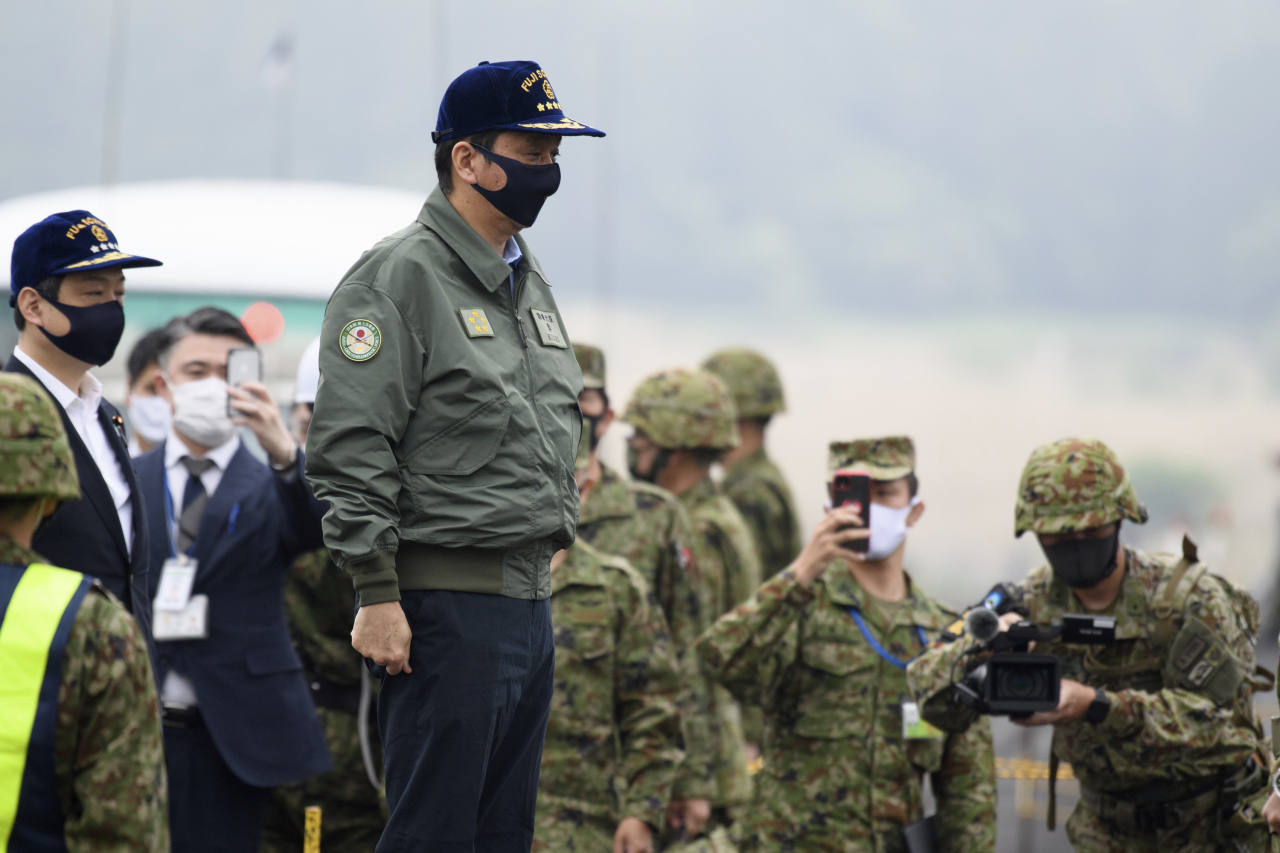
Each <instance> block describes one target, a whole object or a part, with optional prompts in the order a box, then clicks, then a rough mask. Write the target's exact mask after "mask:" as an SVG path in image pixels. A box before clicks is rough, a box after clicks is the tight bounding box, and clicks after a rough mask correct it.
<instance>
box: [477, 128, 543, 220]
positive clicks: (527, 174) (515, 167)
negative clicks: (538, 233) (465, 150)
mask: <svg viewBox="0 0 1280 853" xmlns="http://www.w3.org/2000/svg"><path fill="white" fill-rule="evenodd" d="M472 147H473V148H475V149H476V150H477V151H479V152H480V153H481V154H483V155H484V156H485V159H486V160H488V161H489V162H490V163H493V164H495V165H497V166H499V167H501V169H502V171H504V172H506V173H507V183H506V185H505V186H503V188H502V189H500V190H487V189H485V188H484V187H482V186H480V185H479V184H474V185H473V186H474V187H475V190H476V192H478V193H480V195H482V196H484V197H485V198H487V199H488V200H489V204H492V205H493V206H494V207H496V208H498V210H499V211H501V212H502V213H505V214H506V215H507V216H509V217H511V219H512V221H513V222H517V223H519V224H520V225H523V226H524V227H526V228H528V227H529V226H530V225H533V223H534V221H535V220H537V218H538V211H540V210H542V204H543V202H545V201H546V200H547V198H548V197H549V196H553V195H555V193H556V190H558V189H560V164H559V163H552V164H550V165H549V166H530V165H528V164H526V163H521V162H520V161H519V160H512V159H511V158H510V157H502V156H499V155H497V154H494V153H493V152H492V151H488V150H486V149H484V148H481V147H480V146H479V145H474V146H472Z"/></svg>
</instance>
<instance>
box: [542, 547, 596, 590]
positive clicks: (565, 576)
mask: <svg viewBox="0 0 1280 853" xmlns="http://www.w3.org/2000/svg"><path fill="white" fill-rule="evenodd" d="M566 586H604V569H603V567H602V566H601V564H600V560H598V559H597V558H596V556H595V555H594V554H593V553H592V551H591V548H590V546H587V547H583V544H582V543H581V542H578V543H576V544H574V545H572V546H571V547H570V548H569V554H568V556H566V557H565V560H564V562H563V563H561V564H560V565H558V566H556V570H555V571H554V572H552V573H551V594H552V595H555V594H556V593H557V592H559V591H560V590H562V589H564V588H565V587H566Z"/></svg>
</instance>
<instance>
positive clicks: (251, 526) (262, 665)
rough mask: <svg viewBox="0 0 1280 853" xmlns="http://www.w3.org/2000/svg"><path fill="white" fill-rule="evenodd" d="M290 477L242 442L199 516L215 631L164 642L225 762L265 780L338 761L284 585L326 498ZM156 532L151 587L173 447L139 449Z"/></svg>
mask: <svg viewBox="0 0 1280 853" xmlns="http://www.w3.org/2000/svg"><path fill="white" fill-rule="evenodd" d="M302 464H303V459H302V454H301V451H299V459H298V465H299V468H298V474H297V475H296V476H295V477H294V478H293V479H292V481H290V482H286V481H285V480H282V479H281V478H280V477H279V476H278V475H277V474H276V473H275V472H273V471H272V470H271V469H270V468H268V467H267V466H266V465H264V464H262V463H261V462H259V461H258V460H257V459H254V458H253V456H252V455H251V454H250V453H249V451H247V450H245V449H244V447H243V446H241V447H240V449H239V450H238V451H236V454H235V455H234V456H233V457H231V462H230V464H229V465H227V470H226V471H225V472H223V475H222V480H221V482H220V483H219V484H218V488H217V489H216V490H214V493H213V495H212V496H210V498H209V503H208V505H207V506H206V507H205V510H204V515H203V516H202V517H201V519H200V532H199V535H198V536H197V537H196V545H195V553H194V555H193V556H194V557H195V559H196V560H197V564H196V576H195V582H194V584H193V586H192V589H191V594H192V595H201V594H204V595H207V596H209V615H208V626H209V637H208V639H204V640H183V641H179V642H158V643H156V664H157V665H156V680H157V681H158V682H159V683H160V684H162V685H163V684H164V679H165V675H166V674H167V673H168V671H169V670H170V669H176V670H177V671H178V672H179V673H182V674H183V675H186V676H187V677H188V678H190V679H191V681H192V683H193V684H194V685H195V689H196V696H197V697H198V698H199V700H200V713H201V715H202V716H203V717H204V722H205V725H206V726H207V727H208V729H209V734H210V735H211V736H212V737H213V742H214V743H215V744H216V745H217V747H218V752H219V754H221V756H222V759H223V760H224V761H226V762H227V766H228V767H230V768H231V771H232V772H233V773H235V774H236V776H237V777H239V778H240V779H241V780H242V781H244V782H246V783H248V784H250V785H256V786H258V787H262V788H266V787H271V786H273V785H282V784H284V783H286V782H293V781H295V780H298V779H305V778H306V777H308V776H314V775H315V774H317V773H323V772H325V771H327V770H329V769H330V763H329V752H328V749H327V748H326V746H325V739H324V732H323V730H322V729H321V727H320V721H319V719H318V718H317V717H316V712H315V706H314V705H313V703H312V700H311V691H310V690H309V689H308V688H307V683H306V680H305V679H304V678H303V675H302V664H301V662H299V660H298V656H297V654H295V653H294V651H293V646H292V645H291V644H290V642H289V629H288V626H287V623H286V621H285V614H284V582H285V575H286V574H287V573H288V571H289V567H290V566H291V565H292V564H293V561H294V559H295V558H296V557H297V556H298V554H300V553H302V552H304V551H311V550H314V549H316V548H319V547H321V546H322V540H321V535H320V518H321V516H323V515H324V511H325V508H326V505H325V504H322V503H320V502H319V501H317V500H316V499H315V498H314V497H312V495H311V489H310V487H309V486H308V485H307V482H306V478H305V477H303V476H302V467H301V466H302ZM137 465H138V480H139V482H140V483H141V484H142V493H143V495H144V496H145V497H146V505H147V522H148V529H149V530H150V531H151V573H150V577H151V595H152V597H154V596H155V593H156V589H157V587H158V586H159V584H160V571H161V567H162V566H163V565H164V561H165V560H166V559H167V558H168V557H169V555H170V546H169V538H168V531H167V530H166V523H165V510H164V503H165V498H164V494H165V493H164V489H165V480H164V444H163V443H162V444H161V445H160V446H159V447H157V448H155V449H154V450H152V451H151V452H149V453H147V454H145V455H143V456H140V457H138V459H137Z"/></svg>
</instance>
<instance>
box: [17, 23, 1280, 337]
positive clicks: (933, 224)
mask: <svg viewBox="0 0 1280 853" xmlns="http://www.w3.org/2000/svg"><path fill="white" fill-rule="evenodd" d="M117 2H118V0H117ZM128 8H129V18H128V27H127V41H128V51H127V61H126V65H125V73H124V78H123V79H124V81H125V85H124V89H123V101H122V103H123V111H122V132H121V142H122V147H121V156H120V160H119V170H120V175H121V179H122V180H126V181H135V180H153V179H165V178H176V177H249V178H253V177H264V178H265V177H269V176H271V172H272V140H273V133H274V132H275V131H273V117H279V116H286V117H287V120H286V125H287V127H288V128H289V132H288V133H287V134H286V138H287V139H288V140H289V144H288V146H287V150H288V152H289V156H288V158H287V159H288V162H289V165H288V169H287V171H288V176H289V177H292V178H300V179H310V180H337V181H347V182H359V183H375V184H385V185H392V186H401V187H407V188H411V189H417V190H421V191H422V192H423V193H424V194H425V192H426V191H427V190H428V189H429V188H430V186H431V185H432V184H433V183H434V175H433V173H432V166H431V162H430V154H431V144H430V139H429V132H430V130H431V129H432V128H433V126H434V121H435V113H436V108H437V105H438V100H439V96H440V93H441V91H442V86H443V82H444V77H445V75H446V74H447V76H448V77H450V78H451V77H452V76H454V75H455V74H457V73H458V72H459V71H461V70H462V69H464V68H465V67H467V66H469V65H472V64H474V63H475V62H478V61H480V60H485V59H487V60H495V61H496V60H500V59H510V58H532V59H537V60H538V61H540V62H541V63H542V64H543V65H544V67H545V68H546V70H547V71H548V74H549V76H550V79H551V80H552V81H553V84H554V86H555V88H556V92H557V94H558V95H559V96H560V100H561V102H562V103H563V104H564V105H565V107H566V111H567V112H568V114H569V115H570V116H571V117H575V118H579V119H581V120H584V121H587V122H589V123H591V124H595V125H597V126H599V127H602V128H604V129H605V130H607V131H609V133H610V135H609V137H608V138H607V139H604V140H592V139H576V140H570V141H568V142H566V144H565V146H564V157H563V160H562V163H563V167H564V184H563V188H562V190H561V192H560V193H559V194H558V195H557V196H556V197H555V198H554V199H552V200H551V202H550V203H549V204H548V205H547V207H546V208H545V210H544V213H543V216H542V219H541V220H540V221H539V223H538V226H537V227H536V228H535V229H533V230H532V231H531V232H530V233H529V234H528V235H527V236H528V237H529V239H530V241H531V243H532V244H533V246H534V249H535V251H537V252H538V254H539V255H540V257H541V258H542V260H543V262H544V264H545V265H546V266H547V268H548V269H549V271H550V272H551V275H552V277H553V279H554V281H555V283H556V284H557V286H558V287H561V288H563V292H564V293H565V294H566V296H572V297H578V298H586V297H590V296H604V297H611V298H614V299H616V300H617V301H618V302H619V303H621V304H624V305H625V304H627V303H628V302H639V301H644V302H646V303H648V304H650V305H654V304H656V305H660V306H667V308H668V310H673V311H682V310H684V309H686V308H698V309H706V308H708V307H714V306H717V305H732V306H734V308H735V310H739V311H741V310H744V309H745V310H747V311H751V310H755V311H756V312H757V313H759V314H765V313H766V312H769V314H771V315H773V316H778V317H793V318H798V317H809V318H812V317H821V315H822V313H823V312H828V311H836V312H840V313H864V312H868V311H870V312H888V313H895V314H902V313H904V312H910V313H917V312H924V313H929V314H936V313H944V314H945V313H948V312H956V311H962V312H963V311H974V310H986V309H990V308H1000V309H1009V308H1011V309H1025V308H1030V309H1056V308H1059V307H1064V308H1068V309H1071V310H1073V311H1075V312H1088V311H1094V310H1102V311H1112V310H1117V311H1120V312H1127V313H1130V314H1137V315H1140V314H1143V313H1160V314H1169V313H1173V314H1183V315H1193V316H1200V317H1209V318H1218V319H1222V320H1256V319H1258V318H1266V319H1275V318H1276V317H1280V288H1278V287H1276V284H1277V280H1276V279H1277V275H1276V270H1277V268H1278V265H1280V159H1278V158H1277V156H1276V152H1277V151H1280V110H1277V102H1276V101H1277V98H1276V94H1275V91H1276V81H1277V80H1280V6H1276V5H1275V4H1274V3H1266V2H1256V3H1250V2H1222V3H1214V4H1206V3H1189V2H1174V1H1173V0H1160V2H1149V3H1121V2H1069V3H1068V2H1037V3H1026V2H999V3H996V2H985V3H965V4H959V3H953V2H925V1H924V0H921V2H913V3H909V4H906V3H903V4H896V3H849V2H808V3H805V2H787V3H783V2H770V3H763V2H754V3H753V2H745V1H744V0H734V2H723V0H702V2H698V3H689V2H668V0H650V2H646V3H637V4H619V3H604V2H601V3H591V2H544V3H537V4H532V3H515V2H499V0H474V2H466V3H463V2H460V0H414V2H365V3H359V4H354V3H345V2H344V3H339V2H331V1H328V2H326V1H325V0H312V2H307V3H302V2H285V0H279V1H278V2H271V0H252V2H250V1H249V0H220V2H218V3H204V4H198V3H195V2H184V3H172V2H160V0H132V2H130V3H129V6H128ZM111 20H112V4H111V2H110V0H74V2H72V0H66V2H63V1H62V0H42V2H40V3H31V2H8V3H4V4H0V79H3V80H4V81H5V85H4V86H3V87H0V109H2V110H3V115H5V116H6V119H7V129H6V132H5V133H4V134H3V135H0V198H4V197H9V196H13V195H19V194H23V193H29V192H35V191H39V190H45V189H53V188H58V187H66V186H74V185H77V184H83V183H93V182H96V181H97V180H98V179H99V177H100V174H101V162H102V138H103V132H102V128H103V115H104V103H105V102H106V90H107V83H106V78H107V65H108V61H107V57H108V42H109V32H110V26H111ZM282 35H284V36H287V37H289V38H291V39H292V40H293V43H294V45H295V48H296V50H295V53H294V59H293V62H292V63H291V66H290V68H289V72H288V75H287V80H286V82H285V84H284V86H283V87H282V88H280V89H278V90H274V91H273V90H272V89H271V88H270V87H269V86H268V85H267V82H266V77H267V76H268V75H266V74H264V58H265V57H266V55H267V53H268V51H269V49H270V47H271V45H272V44H273V43H274V42H275V41H276V40H277V39H278V38H279V37H281V36H282ZM192 217H193V228H198V229H200V230H201V231H202V232H203V234H204V236H205V238H206V239H211V240H214V241H216V239H217V236H216V235H217V223H216V222H201V221H200V220H199V211H192ZM316 227H317V239H323V234H324V224H323V223H317V224H316ZM122 239H124V238H122ZM340 272H341V271H339V272H338V273H337V274H336V275H340ZM335 280H336V278H335ZM787 312H792V313H790V314H789V313H787Z"/></svg>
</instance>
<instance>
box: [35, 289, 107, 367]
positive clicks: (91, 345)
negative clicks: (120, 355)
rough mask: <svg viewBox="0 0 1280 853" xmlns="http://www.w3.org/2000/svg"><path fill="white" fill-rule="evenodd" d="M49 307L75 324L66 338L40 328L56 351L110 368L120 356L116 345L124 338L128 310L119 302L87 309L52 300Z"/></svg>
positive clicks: (42, 327)
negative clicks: (117, 353) (113, 357)
mask: <svg viewBox="0 0 1280 853" xmlns="http://www.w3.org/2000/svg"><path fill="white" fill-rule="evenodd" d="M49 304H50V305H52V306H54V307H55V308H57V309H58V310H59V311H61V312H62V313H63V315H64V316H65V317H66V318H67V320H68V321H69V322H70V323H71V330H70V331H68V332H67V333H66V334H65V335H51V334H49V330H48V329H46V328H45V327H44V326H41V327H40V331H42V332H44V336H45V337H46V338H48V339H49V340H51V341H53V345H54V346H55V347H57V348H58V349H60V350H62V351H63V352H65V353H66V354H67V355H69V356H71V357H72V358H75V359H79V360H80V361H83V362H85V363H86V364H94V365H103V364H106V363H107V362H108V361H110V360H111V356H113V355H115V354H116V345H117V344H119V343H120V336H121V335H123V334H124V306H123V305H121V304H120V301H119V300H118V299H112V300H111V301H110V302H103V303H101V304H99V305H89V306H87V307H83V308H80V307H76V306H74V305H64V304H63V303H61V302H54V301H52V300H50V302H49Z"/></svg>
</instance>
